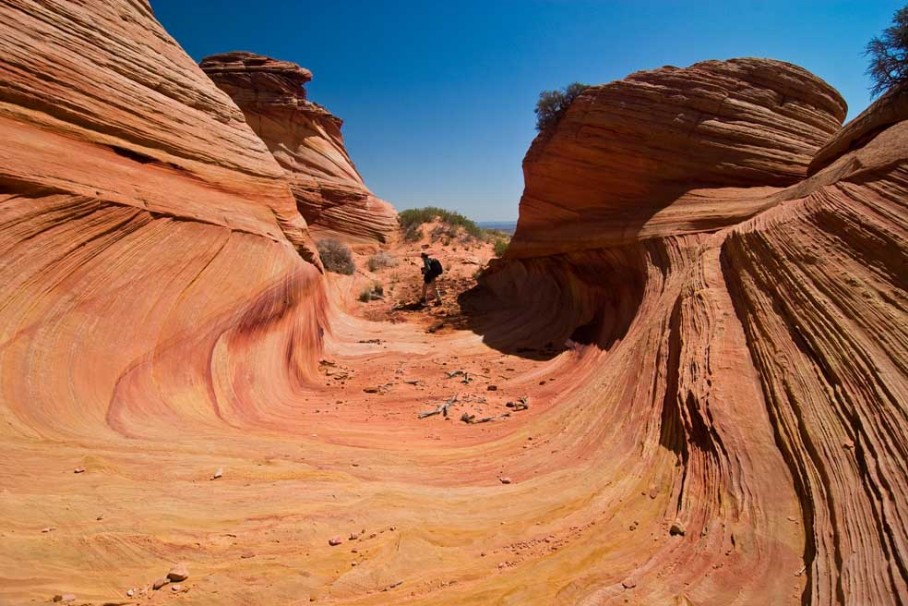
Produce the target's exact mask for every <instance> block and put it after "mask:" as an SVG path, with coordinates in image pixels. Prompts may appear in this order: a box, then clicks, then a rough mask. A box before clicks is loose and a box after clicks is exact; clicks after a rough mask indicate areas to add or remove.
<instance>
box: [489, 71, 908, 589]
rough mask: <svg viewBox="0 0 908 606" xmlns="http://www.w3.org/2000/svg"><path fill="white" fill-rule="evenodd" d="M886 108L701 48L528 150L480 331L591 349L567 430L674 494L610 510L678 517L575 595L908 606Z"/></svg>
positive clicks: (901, 299) (907, 337) (901, 386)
mask: <svg viewBox="0 0 908 606" xmlns="http://www.w3.org/2000/svg"><path fill="white" fill-rule="evenodd" d="M902 101H903V100H902V99H899V98H887V99H883V100H881V101H880V102H879V103H877V104H875V105H874V106H872V107H871V108H870V109H868V110H867V112H865V113H864V114H863V115H862V116H860V117H859V118H857V119H856V120H855V121H854V122H853V123H852V124H851V125H850V126H849V127H848V128H846V129H844V130H842V131H841V132H839V131H838V125H839V123H840V121H841V120H842V117H843V115H844V104H843V103H842V101H841V99H840V98H839V96H838V95H837V94H836V93H835V92H834V91H832V90H831V89H830V88H829V86H828V85H826V84H825V83H823V82H821V81H820V80H818V79H817V78H816V77H814V76H812V75H810V74H808V73H806V72H804V71H803V70H801V69H799V68H796V67H794V66H791V65H788V64H784V63H780V62H776V61H768V60H757V59H739V60H733V61H728V62H722V63H720V62H707V63H700V64H696V65H693V66H691V67H689V68H686V69H676V68H663V69H660V70H655V71H652V72H644V73H639V74H634V75H632V76H630V77H629V78H628V79H627V80H625V81H622V82H616V83H612V84H608V85H604V86H597V87H592V88H591V89H589V90H587V91H586V92H585V93H584V94H582V95H581V96H580V97H579V98H578V99H577V101H576V102H575V103H574V104H573V105H571V106H570V108H569V109H568V110H567V112H566V114H565V115H564V116H563V117H562V118H561V120H560V122H559V123H558V124H557V126H555V127H553V129H552V130H551V131H550V132H545V133H541V134H540V135H539V137H538V138H537V140H536V141H535V142H534V143H533V146H532V148H531V149H530V151H529V153H528V154H527V157H526V160H525V163H524V170H525V173H526V190H525V193H524V196H523V199H522V200H521V209H520V212H521V214H520V222H519V226H518V230H517V233H516V235H515V238H514V240H513V242H512V244H511V248H510V249H509V251H508V255H507V256H508V260H507V261H506V262H505V263H504V264H502V266H500V267H499V268H498V269H497V271H495V272H494V273H493V274H492V275H490V276H489V277H488V278H487V279H486V282H485V288H486V289H487V290H486V294H489V293H491V294H493V295H494V296H495V297H497V300H493V301H489V300H488V299H486V300H480V303H483V304H485V305H486V306H487V307H486V310H487V311H488V313H489V314H490V316H491V318H492V319H493V321H492V322H490V324H489V328H488V330H487V333H486V340H487V341H488V342H491V343H495V344H496V345H497V346H499V347H502V348H508V347H513V346H515V344H517V343H525V342H526V341H527V339H535V340H536V341H537V342H539V343H544V342H547V341H548V342H555V343H560V342H562V341H563V340H564V339H565V338H568V337H570V338H572V339H573V340H574V341H577V342H581V343H591V344H593V345H595V346H596V347H595V350H596V353H591V352H589V351H587V350H585V351H587V353H586V357H585V358H584V363H585V364H588V365H591V366H594V367H595V368H596V370H595V371H594V372H593V373H592V375H591V376H592V377H595V378H594V379H592V378H591V379H590V381H589V382H588V383H587V384H586V385H584V386H583V387H581V388H578V390H577V391H578V393H577V394H575V397H574V398H572V401H573V402H575V404H576V408H575V409H574V410H573V411H572V412H571V413H570V417H568V416H567V415H568V413H564V414H565V417H564V418H565V419H569V418H573V417H574V416H576V417H578V421H577V422H578V423H582V424H583V425H584V426H585V428H586V429H584V430H575V429H574V422H573V421H567V420H565V424H566V426H567V427H568V429H566V431H567V432H568V433H571V432H574V431H576V432H577V433H576V434H575V435H574V437H573V438H571V437H567V436H563V437H564V439H565V441H567V442H571V441H572V440H573V439H576V440H583V441H587V440H588V441H590V442H593V443H596V444H599V445H600V446H599V449H598V454H597V455H594V456H593V459H594V460H595V461H598V463H599V464H600V466H598V467H597V466H595V465H592V464H591V467H593V469H595V470H596V471H592V472H591V473H592V474H593V476H594V477H598V478H602V480H603V481H605V478H606V476H607V472H606V470H614V469H620V470H621V480H620V481H621V482H627V483H629V484H630V485H632V486H635V487H637V489H638V490H640V492H641V493H642V494H644V495H645V494H646V492H647V486H650V485H652V486H654V487H656V488H657V489H658V490H663V489H666V487H667V490H668V492H669V494H670V498H669V499H667V500H666V501H665V502H662V503H661V505H660V508H658V509H657V510H655V511H653V510H650V511H649V512H648V513H647V514H642V513H639V511H638V512H636V513H634V512H635V509H636V508H637V507H639V503H637V504H627V503H620V504H619V503H614V504H613V505H614V508H613V509H611V510H610V512H609V515H615V516H619V517H620V516H623V515H625V514H626V515H627V518H626V519H630V517H631V516H635V515H636V516H637V517H636V518H635V519H636V520H638V521H639V518H640V517H646V516H653V517H654V518H655V519H658V520H662V521H663V523H664V524H666V525H667V524H668V523H670V521H672V520H677V521H678V522H679V524H678V527H677V530H683V531H684V533H683V535H679V534H678V533H676V541H675V542H674V543H669V544H666V543H665V542H664V541H661V540H656V541H654V542H652V543H651V542H650V540H651V539H650V538H649V537H644V540H643V541H640V542H637V543H636V544H635V547H634V548H632V551H633V552H634V555H633V556H631V557H630V559H629V560H628V561H626V562H624V563H623V564H619V565H617V569H619V570H620V571H619V570H616V569H612V570H610V569H609V567H607V566H604V565H602V563H601V562H598V561H597V562H592V563H589V566H588V568H586V570H585V575H584V578H583V579H582V580H579V579H578V580H577V581H576V582H575V583H574V584H573V585H572V586H571V587H570V588H567V589H566V590H565V591H564V592H563V593H562V594H560V596H559V597H560V598H563V599H564V601H565V602H566V603H582V604H600V603H612V602H616V603H617V602H619V601H620V600H621V594H622V589H621V587H619V586H618V585H617V584H618V583H622V579H623V578H624V577H627V578H628V579H629V580H630V581H629V582H628V583H625V584H624V585H623V587H624V588H625V589H626V588H627V587H628V586H630V587H633V599H634V600H636V601H639V603H653V604H655V603H684V604H687V603H692V604H700V603H703V604H707V603H708V604H715V603H723V604H725V603H741V604H750V603H772V604H797V603H810V604H833V603H849V604H899V603H905V601H906V600H908V584H906V583H908V572H906V571H908V553H906V550H905V546H906V545H908V525H906V520H908V467H906V464H905V461H906V456H905V455H906V452H905V444H906V443H908V419H906V414H905V404H904V403H905V399H906V396H908V305H906V303H908V298H906V291H908V121H906V119H908V111H906V110H905V107H906V106H905V105H904V103H903V102H902ZM504 307H510V308H511V309H510V312H505V311H503V308H504ZM496 326H507V327H508V328H509V329H510V330H508V331H498V330H496V329H495V327H496ZM520 332H522V333H523V335H522V336H521V335H519V334H518V333H520ZM589 481H590V482H591V483H595V482H596V480H595V479H592V478H589ZM627 492H628V494H636V493H634V492H633V490H628V491H627ZM644 498H645V497H644ZM632 500H633V499H632ZM638 521H634V522H633V524H632V525H636V524H637V523H638ZM640 523H641V524H643V525H644V526H645V525H646V522H643V521H641V522H640ZM628 540H631V539H628ZM630 560H633V563H631V561H630ZM585 562H586V561H585ZM610 583H615V585H611V584H610ZM616 587H617V589H616ZM625 595H626V594H625Z"/></svg>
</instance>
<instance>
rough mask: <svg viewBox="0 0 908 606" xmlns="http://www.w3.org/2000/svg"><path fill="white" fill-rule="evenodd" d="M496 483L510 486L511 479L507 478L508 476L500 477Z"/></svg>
mask: <svg viewBox="0 0 908 606" xmlns="http://www.w3.org/2000/svg"><path fill="white" fill-rule="evenodd" d="M498 481H499V482H501V483H502V484H510V483H511V478H509V477H508V476H501V477H499V478H498Z"/></svg>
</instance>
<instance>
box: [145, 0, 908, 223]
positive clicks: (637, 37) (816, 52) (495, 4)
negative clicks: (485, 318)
mask: <svg viewBox="0 0 908 606" xmlns="http://www.w3.org/2000/svg"><path fill="white" fill-rule="evenodd" d="M904 1H905V0H898V1H888V0H863V1H861V0H855V1H848V2H845V1H836V0H827V1H811V2H799V1H795V0H793V1H788V2H784V1H769V0H767V1H763V2H756V1H751V2H743V1H735V0H725V1H723V2H718V1H716V2H714V1H685V2H682V1H680V0H679V1H674V2H669V1H652V2H648V1H642V0H641V1H636V2H635V1H631V0H627V1H624V0H614V1H605V0H483V1H474V0H449V1H447V2H435V1H429V0H425V1H416V0H386V1H384V0H383V1H379V0H327V1H326V0H321V1H319V2H299V1H291V0H258V2H254V3H250V2H249V1H248V0H243V1H239V0H192V1H190V2H187V1H186V0H151V4H152V7H153V8H154V12H155V15H156V16H157V18H158V20H160V21H161V23H163V24H164V26H165V27H166V28H167V30H168V31H169V32H170V34H171V35H172V36H173V37H174V38H176V40H177V41H178V42H179V43H180V44H181V45H182V46H183V48H184V49H185V50H186V52H188V53H189V54H190V55H191V56H192V57H193V58H194V59H195V60H196V61H198V60H200V59H201V58H202V57H204V56H206V55H210V54H214V53H219V52H226V51H231V50H248V51H252V52H256V53H260V54H263V55H268V56H271V57H274V58H277V59H283V60H288V61H294V62H296V63H299V64H300V65H302V66H304V67H306V68H308V69H310V70H312V72H313V74H314V77H313V80H312V82H311V83H309V84H308V85H307V89H308V90H309V98H310V99H311V100H313V101H315V102H317V103H320V104H322V105H324V106H326V107H327V108H328V109H329V110H331V112H333V113H334V114H335V115H337V116H339V117H340V118H342V119H343V120H344V129H343V132H344V137H345V140H346V143H347V149H348V151H349V152H350V155H351V157H352V158H353V161H354V162H355V163H356V166H357V168H358V169H359V171H360V173H361V174H362V175H363V178H364V179H365V181H366V184H367V185H368V186H369V188H370V189H372V191H373V192H375V193H376V194H377V195H378V196H380V197H382V198H384V199H386V200H388V201H389V202H391V203H392V204H394V205H395V206H396V207H397V208H398V209H399V210H402V209H405V208H413V207H419V206H428V205H435V206H442V207H444V208H448V209H452V210H457V211H460V212H462V213H464V214H465V215H467V216H469V217H471V218H473V219H476V220H478V221H495V220H512V219H516V218H517V205H518V202H519V200H520V195H521V193H522V191H523V174H522V172H521V162H522V160H523V156H524V154H525V153H526V150H527V148H528V147H529V144H530V142H531V141H532V139H533V137H534V136H535V134H536V132H535V128H534V124H535V117H534V114H533V108H534V106H535V103H536V99H537V98H538V95H539V92H540V91H542V90H548V89H554V88H560V87H562V86H564V85H565V84H568V83H570V82H574V81H579V82H584V83H587V84H599V83H604V82H610V81H612V80H616V79H620V78H622V77H624V76H625V75H627V74H629V73H631V72H634V71H637V70H641V69H652V68H656V67H660V66H662V65H677V66H686V65H690V64H691V63H695V62H697V61H702V60H705V59H727V58H731V57H771V58H775V59H781V60H784V61H790V62H792V63H796V64H798V65H801V66H803V67H805V68H807V69H809V70H810V71H812V72H814V73H815V74H817V75H818V76H820V77H821V78H823V79H825V80H826V81H827V82H829V83H830V84H831V85H833V86H834V87H835V88H836V89H838V90H839V92H840V93H842V96H844V97H845V99H846V101H847V102H848V105H849V118H853V117H854V116H856V115H857V114H858V113H859V112H860V111H861V110H863V109H864V108H865V107H866V106H867V105H868V104H869V102H870V97H869V93H868V89H869V86H870V84H869V80H868V78H867V77H866V75H865V73H864V72H865V69H866V66H867V58H866V57H865V56H864V54H863V52H864V47H865V46H866V44H867V42H868V41H869V40H870V38H872V37H873V36H876V35H879V34H880V33H881V32H882V30H883V29H884V28H886V27H887V26H888V25H889V24H890V22H891V18H892V14H893V13H894V12H895V11H896V10H897V9H898V8H899V7H900V6H902V5H903V3H904Z"/></svg>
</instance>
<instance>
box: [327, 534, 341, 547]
mask: <svg viewBox="0 0 908 606" xmlns="http://www.w3.org/2000/svg"><path fill="white" fill-rule="evenodd" d="M343 542H344V539H343V538H341V537H340V536H336V537H331V538H330V539H328V545H331V546H332V547H334V546H336V545H340V544H341V543H343Z"/></svg>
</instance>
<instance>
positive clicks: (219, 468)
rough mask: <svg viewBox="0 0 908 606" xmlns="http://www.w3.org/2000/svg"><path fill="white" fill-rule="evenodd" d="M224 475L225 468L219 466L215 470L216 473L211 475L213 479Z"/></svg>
mask: <svg viewBox="0 0 908 606" xmlns="http://www.w3.org/2000/svg"><path fill="white" fill-rule="evenodd" d="M223 475H224V470H223V468H221V467H218V469H217V471H215V472H214V475H213V476H211V479H212V480H217V479H218V478H220V477H221V476H223Z"/></svg>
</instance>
